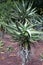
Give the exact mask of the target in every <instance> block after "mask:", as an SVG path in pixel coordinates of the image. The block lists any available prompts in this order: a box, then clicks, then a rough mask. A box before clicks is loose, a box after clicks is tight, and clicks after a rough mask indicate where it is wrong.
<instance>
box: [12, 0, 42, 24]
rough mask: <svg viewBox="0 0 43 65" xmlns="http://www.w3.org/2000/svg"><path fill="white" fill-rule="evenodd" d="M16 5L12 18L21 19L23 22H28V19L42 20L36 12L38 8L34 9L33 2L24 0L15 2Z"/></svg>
mask: <svg viewBox="0 0 43 65" xmlns="http://www.w3.org/2000/svg"><path fill="white" fill-rule="evenodd" d="M14 5H15V7H14V9H13V12H12V13H11V16H12V19H15V20H16V21H18V20H19V21H20V22H21V23H23V24H24V23H25V22H26V20H28V22H30V23H36V21H37V22H38V21H39V22H40V21H41V19H40V16H39V15H38V14H36V12H37V10H36V8H34V9H32V5H33V3H31V2H29V3H28V1H26V2H25V1H24V0H22V2H21V3H19V2H14Z"/></svg>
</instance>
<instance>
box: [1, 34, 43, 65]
mask: <svg viewBox="0 0 43 65" xmlns="http://www.w3.org/2000/svg"><path fill="white" fill-rule="evenodd" d="M2 41H3V42H4V43H5V44H4V47H3V51H1V52H0V65H21V58H20V56H18V51H19V46H18V43H17V42H14V41H13V40H12V38H11V36H9V35H5V37H4V39H2ZM8 46H12V47H13V48H14V50H13V51H12V52H8V51H6V48H7V47H8ZM31 51H32V57H31V61H29V62H28V63H27V65H43V61H41V59H40V55H41V54H42V53H43V41H39V42H35V46H33V45H32V46H31Z"/></svg>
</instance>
